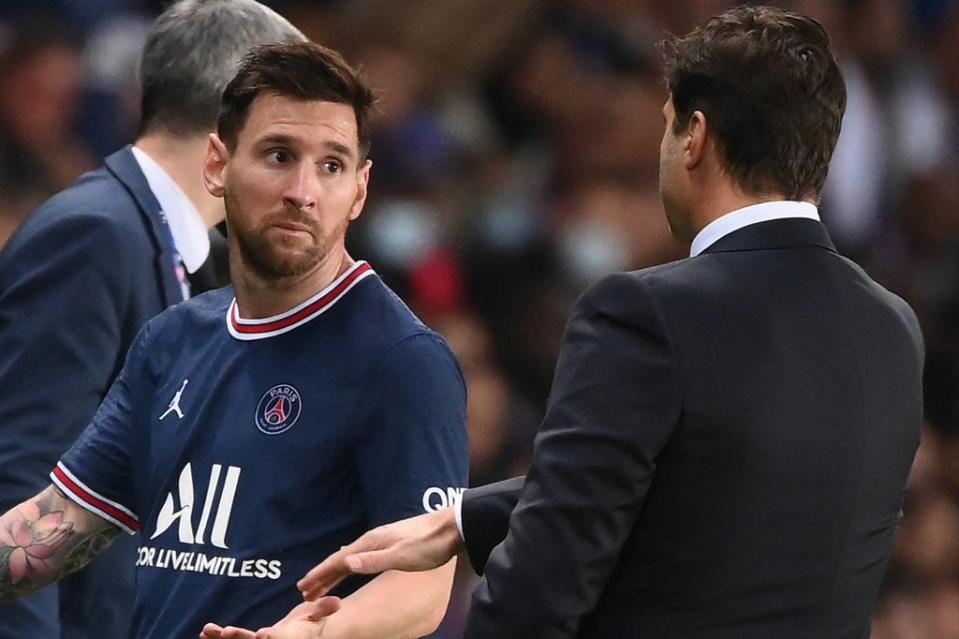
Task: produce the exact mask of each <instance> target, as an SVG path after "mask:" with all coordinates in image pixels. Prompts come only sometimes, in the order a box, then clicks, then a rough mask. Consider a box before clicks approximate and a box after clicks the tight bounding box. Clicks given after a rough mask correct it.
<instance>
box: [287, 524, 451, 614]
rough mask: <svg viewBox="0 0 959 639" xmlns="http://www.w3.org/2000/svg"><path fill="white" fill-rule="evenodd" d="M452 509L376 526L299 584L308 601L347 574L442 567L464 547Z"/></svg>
mask: <svg viewBox="0 0 959 639" xmlns="http://www.w3.org/2000/svg"><path fill="white" fill-rule="evenodd" d="M463 548H464V545H463V539H462V537H460V533H459V530H458V529H457V528H456V517H455V515H454V513H453V509H452V508H444V509H443V510H439V511H436V512H433V513H429V514H426V515H419V516H417V517H410V518H409V519H403V520H400V521H397V522H395V523H392V524H387V525H385V526H380V527H378V528H374V529H373V530H371V531H370V532H368V533H366V534H365V535H363V536H362V537H360V538H359V539H357V540H356V541H354V542H353V543H352V544H350V545H349V546H343V547H342V548H341V549H340V550H339V551H338V552H335V553H333V554H332V555H330V556H329V557H327V558H326V559H325V560H324V561H323V563H321V564H320V565H318V566H316V567H315V568H314V569H313V570H311V571H310V572H308V573H307V574H306V576H305V577H303V579H301V580H300V581H299V582H298V583H297V584H296V587H297V588H299V589H300V591H301V592H302V593H303V597H304V598H305V599H307V600H308V601H313V600H319V598H320V597H323V595H325V594H326V593H328V592H329V591H330V589H331V588H332V587H333V586H335V585H336V584H338V583H339V582H340V580H342V579H343V578H344V577H346V576H347V575H350V574H352V573H358V574H366V575H369V574H376V573H381V572H385V571H387V570H403V571H407V572H414V571H420V570H431V569H433V568H438V567H440V566H442V565H444V564H445V563H447V562H448V561H449V560H450V559H452V558H453V557H454V556H456V554H457V553H459V552H460V551H461V550H463Z"/></svg>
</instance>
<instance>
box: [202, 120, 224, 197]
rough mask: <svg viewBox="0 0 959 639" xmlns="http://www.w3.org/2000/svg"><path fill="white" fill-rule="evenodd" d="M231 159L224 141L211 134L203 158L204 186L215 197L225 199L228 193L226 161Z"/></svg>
mask: <svg viewBox="0 0 959 639" xmlns="http://www.w3.org/2000/svg"><path fill="white" fill-rule="evenodd" d="M229 157H230V152H229V151H228V150H227V148H226V145H225V144H223V140H221V139H220V136H218V135H217V134H216V133H211V134H210V141H209V144H207V147H206V156H204V158H203V185H204V186H205V187H206V190H207V191H209V192H210V195H212V196H213V197H223V193H224V192H225V191H226V188H225V186H224V185H225V184H226V180H225V178H226V161H227V159H229Z"/></svg>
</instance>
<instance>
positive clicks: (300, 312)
mask: <svg viewBox="0 0 959 639" xmlns="http://www.w3.org/2000/svg"><path fill="white" fill-rule="evenodd" d="M375 274H376V273H375V272H374V271H373V267H372V266H370V265H369V264H368V263H366V262H364V261H359V262H357V263H356V264H354V265H353V266H352V267H350V269H349V270H348V271H346V272H345V273H343V274H342V275H340V276H339V277H338V278H336V279H335V280H334V281H333V283H332V284H330V285H329V286H327V287H326V288H324V289H323V290H322V291H320V292H319V293H317V294H316V295H314V296H313V297H311V298H310V299H308V300H306V301H305V302H303V303H302V304H300V305H298V306H296V307H295V308H292V309H290V310H288V311H286V312H285V313H281V314H280V315H274V316H272V317H265V318H262V319H243V318H242V317H240V311H239V309H238V308H237V306H236V298H235V297H234V298H233V301H232V302H230V306H229V308H228V309H227V312H226V328H227V330H229V331H230V335H232V336H233V337H235V338H236V339H242V340H253V339H264V338H267V337H273V336H275V335H282V334H283V333H286V332H288V331H292V330H293V329H294V328H296V327H298V326H301V325H303V324H306V323H307V322H309V321H310V320H311V319H313V318H314V317H316V316H318V315H321V314H323V313H325V312H326V311H327V310H329V309H330V308H331V307H332V306H333V305H334V304H336V303H337V302H338V301H339V300H340V298H341V297H343V296H344V295H346V294H347V293H348V292H349V290H350V289H351V288H353V287H354V286H356V285H357V284H358V283H359V282H360V280H363V279H364V278H366V277H369V276H370V275H375Z"/></svg>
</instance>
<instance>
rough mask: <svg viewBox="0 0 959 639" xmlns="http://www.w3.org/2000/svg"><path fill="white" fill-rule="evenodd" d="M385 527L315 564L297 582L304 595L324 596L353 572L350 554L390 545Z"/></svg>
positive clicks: (371, 532)
mask: <svg viewBox="0 0 959 639" xmlns="http://www.w3.org/2000/svg"><path fill="white" fill-rule="evenodd" d="M383 528H384V527H380V528H374V529H373V530H371V531H369V532H368V533H366V534H364V535H362V536H361V537H360V538H359V539H357V540H356V541H354V542H353V543H351V544H349V545H348V546H343V547H342V548H340V549H339V550H338V551H336V552H335V553H333V554H332V555H330V556H329V557H327V558H326V559H324V560H323V561H322V562H320V563H319V564H318V565H316V566H314V567H313V569H312V570H310V571H309V572H308V573H306V575H305V576H304V577H303V578H302V579H300V580H299V581H298V582H297V584H296V587H297V588H298V589H299V590H300V592H302V593H303V597H304V598H305V599H307V600H314V599H317V598H319V597H322V596H323V595H325V594H326V593H328V592H329V591H330V589H331V588H333V586H335V585H336V584H338V583H340V582H341V581H342V580H343V578H344V577H347V576H349V575H350V574H352V573H353V570H352V568H350V566H349V565H348V564H347V563H346V561H345V560H346V558H347V557H349V556H350V555H354V554H356V553H358V552H363V551H368V550H375V549H380V548H383V547H384V545H388V543H389V541H388V540H387V539H386V538H385V535H384V531H383Z"/></svg>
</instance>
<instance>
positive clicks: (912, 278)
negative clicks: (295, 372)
mask: <svg viewBox="0 0 959 639" xmlns="http://www.w3.org/2000/svg"><path fill="white" fill-rule="evenodd" d="M163 4H164V3H162V2H160V1H150V0H30V1H29V2H27V1H25V0H24V1H18V0H0V246H2V245H3V243H4V242H5V241H6V239H7V238H8V237H9V235H10V234H11V233H12V232H14V230H15V229H16V227H17V226H18V224H19V223H20V222H21V221H22V220H23V218H24V217H25V216H26V215H27V214H28V213H29V211H30V210H31V209H32V208H33V207H34V206H35V205H36V204H38V203H39V202H41V201H42V200H43V199H45V198H46V197H47V196H49V195H50V194H52V193H54V192H56V191H57V190H59V189H61V188H63V187H64V186H66V185H67V184H69V183H70V182H71V181H72V180H74V179H75V178H76V177H77V176H78V175H80V174H81V173H83V172H84V171H86V170H88V169H90V168H93V167H95V166H96V165H97V163H98V162H99V159H100V158H101V157H102V156H104V155H106V154H107V153H109V152H110V151H112V150H113V149H115V148H118V147H119V146H121V145H123V144H125V143H127V142H129V141H130V140H132V139H133V136H134V134H135V132H136V126H137V119H138V113H137V105H138V93H137V86H136V73H135V67H136V59H137V56H138V54H139V48H140V46H141V45H142V41H143V36H144V34H145V31H146V28H147V26H148V24H149V21H150V19H151V18H152V17H153V16H154V15H155V14H156V13H157V12H158V11H159V9H160V8H161V6H162V5H163ZM265 4H268V5H270V6H272V7H274V8H275V9H277V10H278V11H280V12H281V13H283V14H284V15H286V16H287V17H288V18H290V19H291V21H293V22H294V23H295V24H296V25H297V26H299V27H300V28H301V29H303V30H304V32H306V33H307V34H308V35H309V36H310V37H311V38H313V39H314V40H316V41H317V42H320V43H323V44H327V45H329V46H333V47H335V48H338V49H340V50H341V51H343V52H344V53H345V54H346V56H347V58H348V59H349V60H350V61H351V62H354V63H358V64H360V65H361V66H362V67H363V69H364V70H365V72H366V74H367V75H368V77H369V78H370V79H371V81H372V84H373V85H374V86H376V87H377V88H378V89H379V91H380V95H381V102H380V106H379V125H378V129H377V132H376V134H375V137H374V142H373V149H372V153H371V156H372V158H373V162H374V169H373V181H372V191H371V196H370V198H369V201H368V204H367V210H366V213H365V214H364V215H363V217H361V218H360V220H358V221H357V222H356V223H355V225H354V227H353V229H352V230H351V234H352V237H351V240H350V244H351V246H350V250H351V252H352V254H353V255H354V256H356V257H362V258H365V259H369V260H370V262H371V263H372V264H373V265H374V267H375V268H376V269H377V271H378V272H379V273H380V274H381V275H383V276H384V278H385V279H386V280H387V282H388V283H389V284H390V285H391V286H393V288H394V289H395V290H397V291H398V292H399V293H400V294H401V295H402V296H403V297H404V299H406V300H407V301H408V303H409V304H410V305H411V306H412V307H413V308H414V310H416V312H417V313H418V314H420V316H421V317H422V318H423V319H424V320H425V321H426V322H427V323H429V324H430V325H432V326H433V327H435V328H436V329H437V330H439V331H440V332H442V333H443V334H444V335H445V336H446V338H447V339H448V341H449V342H450V344H451V346H452V348H453V349H454V351H455V352H456V354H457V356H458V357H459V360H460V363H461V365H462V367H463V371H464V373H465V375H466V378H467V383H468V387H469V407H468V412H469V430H470V437H471V459H470V468H471V471H470V480H471V483H473V484H480V483H485V482H489V481H493V480H496V479H500V478H505V477H508V476H512V475H514V474H517V473H521V472H523V471H524V470H525V468H526V467H527V465H528V464H529V461H530V456H531V453H532V442H533V436H534V434H535V432H536V429H537V427H538V425H539V420H540V419H541V418H542V415H543V409H544V406H545V403H546V398H547V395H548V392H549V388H550V382H551V374H552V369H553V366H554V364H555V360H556V355H557V350H558V346H559V343H560V339H561V336H562V331H563V327H564V322H565V317H566V314H567V312H568V310H569V308H570V305H571V304H572V302H573V300H575V298H576V297H577V295H579V293H581V292H582V290H583V289H584V288H585V287H586V286H587V285H588V284H589V283H590V282H591V281H593V280H595V279H596V278H598V277H600V276H602V275H603V274H606V273H609V272H612V271H616V270H630V269H636V268H641V267H644V266H649V265H653V264H658V263H662V262H665V261H669V260H673V259H678V258H681V257H683V256H684V255H687V254H688V246H685V245H683V244H681V243H680V242H678V241H676V240H675V239H673V238H671V236H670V234H669V230H668V227H667V225H666V221H665V217H664V214H663V209H662V204H661V203H660V200H659V191H658V185H657V177H658V151H659V141H660V138H661V135H662V128H663V121H662V116H661V114H660V108H661V106H662V104H663V102H664V100H665V97H666V93H665V86H664V83H663V79H662V74H661V70H660V67H659V50H658V48H657V43H658V42H659V41H660V40H661V39H662V38H663V37H664V35H665V34H667V33H681V32H685V31H687V30H688V29H689V28H691V27H692V26H693V25H694V24H695V23H697V22H699V21H701V20H703V19H705V18H706V17H708V16H710V15H713V14H714V13H717V12H719V11H722V10H723V9H725V8H727V7H728V6H731V5H732V4H734V3H731V2H728V1H725V0H686V1H680V0H677V1H674V2H663V1H660V0H484V1H483V2H475V1H474V0H443V1H441V2H438V1H435V0H406V1H404V2H395V1H393V0H326V1H318V0H309V1H307V0H299V1H297V0H285V1H279V0H278V1H275V2H268V1H267V2H265ZM777 4H780V5H783V6H789V7H793V8H796V9H798V10H799V11H801V12H803V13H807V14H809V15H812V16H814V17H816V18H818V19H819V20H820V21H822V22H823V23H824V24H825V26H826V28H827V29H828V31H829V32H830V34H831V35H832V37H833V40H834V45H835V48H836V50H837V51H838V54H839V58H840V63H841V66H842V68H843V71H844V74H845V79H846V83H847V88H848V91H849V106H848V110H847V113H846V117H845V120H844V122H843V130H842V135H841V137H840V140H839V146H838V148H837V151H836V154H835V156H834V160H833V163H832V168H831V171H830V177H829V182H828V184H827V190H826V194H825V198H824V201H823V203H822V207H821V211H822V214H823V218H824V221H825V223H826V225H827V226H828V227H829V229H830V232H831V234H832V237H833V239H834V240H835V242H836V244H837V245H838V246H839V248H840V250H841V252H843V253H844V254H846V255H848V256H850V257H852V258H853V259H855V260H856V261H858V262H859V263H860V264H862V265H863V267H864V268H865V269H866V270H867V271H868V272H869V273H870V274H871V275H872V276H873V277H874V278H876V279H877V280H879V281H880V282H881V283H883V284H884V285H885V286H887V287H888V288H890V289H891V290H893V291H895V292H897V293H898V294H900V295H901V296H903V297H904V298H906V299H907V300H908V301H909V302H910V304H911V305H912V306H913V308H915V309H916V311H917V313H918V314H919V317H920V319H921V321H922V325H923V330H924V334H925V338H926V347H927V371H926V384H925V386H926V424H925V428H924V432H923V439H922V445H921V447H920V451H919V454H918V456H917V460H916V463H915V467H914V470H913V473H912V476H911V478H910V482H909V488H908V494H907V496H906V500H905V504H904V507H903V511H904V516H903V519H902V523H901V528H900V533H899V541H898V543H897V546H896V548H895V551H894V555H893V558H892V561H891V563H890V565H889V568H888V571H887V578H886V583H885V585H884V587H883V590H882V592H881V593H880V599H879V603H878V605H877V608H876V610H875V615H874V629H873V636H874V637H875V638H876V639H936V638H940V637H942V638H950V639H954V638H955V637H959V1H957V0H788V1H783V2H779V3H777ZM474 583H475V577H474V576H472V573H471V571H470V570H469V569H468V565H465V562H464V565H462V566H461V567H460V570H459V576H458V579H457V585H456V590H455V592H454V597H453V600H452V602H451V605H450V613H449V614H448V615H447V619H446V621H445V622H444V624H443V626H442V627H441V629H440V631H439V632H438V634H437V636H439V637H442V638H444V639H456V638H458V637H460V634H461V628H462V623H463V616H464V613H465V610H466V608H467V606H468V602H469V592H470V591H471V589H472V586H473V585H474Z"/></svg>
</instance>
